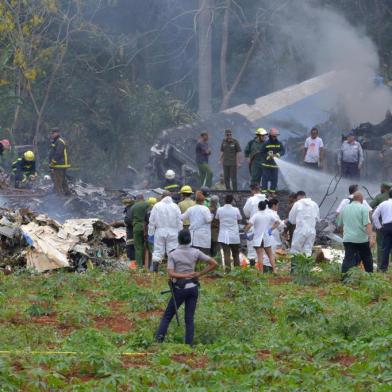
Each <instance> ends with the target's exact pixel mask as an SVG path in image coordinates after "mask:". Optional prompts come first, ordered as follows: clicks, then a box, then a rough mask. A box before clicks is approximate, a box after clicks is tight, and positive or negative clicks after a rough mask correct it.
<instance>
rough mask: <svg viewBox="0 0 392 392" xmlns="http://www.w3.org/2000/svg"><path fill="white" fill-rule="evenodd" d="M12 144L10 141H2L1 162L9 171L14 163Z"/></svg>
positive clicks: (0, 146) (0, 141)
mask: <svg viewBox="0 0 392 392" xmlns="http://www.w3.org/2000/svg"><path fill="white" fill-rule="evenodd" d="M12 155H13V154H12V151H11V143H10V141H9V140H8V139H3V140H0V162H1V167H2V168H3V169H4V170H9V169H10V166H11V163H12V162H13V158H14V157H13V156H12Z"/></svg>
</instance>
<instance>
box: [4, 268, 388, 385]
mask: <svg viewBox="0 0 392 392" xmlns="http://www.w3.org/2000/svg"><path fill="white" fill-rule="evenodd" d="M328 273H330V278H331V279H326V280H320V283H319V285H317V286H316V285H307V286H303V285H296V284H292V283H291V282H287V280H286V279H281V280H278V279H275V278H272V279H271V278H269V277H266V276H264V275H262V274H259V273H257V272H252V271H249V270H241V269H238V270H235V271H233V272H232V273H230V274H227V275H225V276H224V277H222V278H219V279H213V280H208V281H204V282H202V286H201V290H200V297H199V301H198V306H197V311H196V318H195V347H194V348H189V347H186V346H184V345H183V339H184V321H183V320H184V318H183V316H184V309H183V307H181V308H180V320H181V326H180V327H178V326H177V325H176V323H175V322H172V323H171V325H170V328H169V331H168V335H167V339H166V340H165V343H164V344H162V345H158V344H157V343H155V338H154V335H155V331H156V328H157V326H158V323H159V319H160V317H161V314H162V311H163V309H164V308H165V306H166V304H167V301H168V300H169V296H168V295H166V296H165V295H163V296H161V295H160V291H161V290H163V289H165V288H166V284H167V283H166V277H165V276H160V275H151V274H149V273H141V272H136V273H131V272H128V271H127V272H116V273H106V274H103V273H101V272H97V271H90V272H88V273H86V274H83V275H77V274H70V273H66V272H60V273H53V274H51V275H48V276H42V275H37V276H29V275H27V274H20V275H10V276H2V277H0V282H1V284H2V291H1V293H2V295H3V297H4V298H6V299H7V307H6V309H2V311H1V314H0V323H1V326H2V334H1V335H0V348H1V350H7V349H8V350H21V351H23V352H24V353H21V352H17V353H13V354H10V355H2V356H0V383H1V386H2V389H3V390H5V391H19V390H29V391H30V390H31V391H40V390H65V391H67V390H86V391H88V390H110V391H111V390H122V389H125V390H126V389H127V388H128V389H129V387H130V386H132V388H133V389H134V390H141V391H142V390H148V389H154V390H157V389H159V390H173V391H177V390H178V391H179V390H181V391H183V390H272V391H280V390H290V391H291V390H293V391H296V390H321V391H324V390H325V391H329V390H372V389H374V390H383V388H384V386H385V385H388V382H390V364H391V357H390V342H391V333H390V331H391V329H392V302H391V284H392V282H391V280H390V275H388V274H387V275H377V274H374V276H369V275H367V274H362V273H357V272H355V273H353V274H351V275H350V278H349V279H350V281H349V283H348V284H343V283H341V282H339V283H337V282H335V280H334V279H332V278H333V275H332V272H328ZM320 274H323V272H321V273H320ZM374 285H376V286H374ZM375 287H376V288H375ZM379 287H381V288H379ZM228 294H229V295H228ZM375 294H376V295H375ZM374 295H375V297H377V296H378V301H376V300H375V299H372V298H373V297H374ZM33 305H35V306H33ZM48 305H50V306H51V311H48V308H47V307H48ZM29 307H30V310H29V311H28V312H25V310H26V309H29ZM54 310H55V312H54ZM48 313H49V315H50V317H39V316H44V315H47V314H48ZM36 316H38V317H36ZM126 319H128V320H129V322H130V325H131V327H130V329H129V330H126V331H123V330H121V327H122V325H121V322H124V320H126ZM97 320H99V323H98V322H97ZM116 320H117V321H120V324H119V323H115V321H116ZM114 326H115V327H116V328H120V331H118V332H116V331H117V329H116V328H114ZM30 351H43V352H46V351H65V352H69V351H70V352H77V354H76V355H73V354H64V355H47V354H45V353H42V354H32V353H30ZM124 352H127V353H135V352H136V353H140V352H141V353H149V354H146V355H145V356H142V357H132V356H130V357H125V356H122V355H121V353H124ZM324 386H326V387H324Z"/></svg>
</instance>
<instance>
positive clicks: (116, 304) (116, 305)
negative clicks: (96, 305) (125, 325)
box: [106, 301, 126, 313]
mask: <svg viewBox="0 0 392 392" xmlns="http://www.w3.org/2000/svg"><path fill="white" fill-rule="evenodd" d="M125 305H126V302H125V301H109V302H107V303H106V306H107V307H108V308H109V309H110V310H112V311H113V312H116V313H118V312H121V311H122V310H123V307H124V306H125Z"/></svg>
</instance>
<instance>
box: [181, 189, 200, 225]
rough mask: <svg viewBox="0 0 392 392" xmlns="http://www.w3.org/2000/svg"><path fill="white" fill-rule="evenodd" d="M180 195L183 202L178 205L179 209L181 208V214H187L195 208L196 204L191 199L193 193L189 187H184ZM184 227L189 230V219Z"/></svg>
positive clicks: (185, 221)
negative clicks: (191, 208)
mask: <svg viewBox="0 0 392 392" xmlns="http://www.w3.org/2000/svg"><path fill="white" fill-rule="evenodd" d="M180 193H181V196H182V200H181V201H180V202H179V203H178V207H180V211H181V214H185V212H186V210H187V209H188V208H190V207H192V206H194V205H195V204H196V203H195V201H194V200H192V199H191V197H192V194H193V191H192V188H191V187H190V186H189V185H184V186H183V187H182V188H181V191H180ZM183 226H184V229H188V228H189V220H188V219H186V220H184V221H183Z"/></svg>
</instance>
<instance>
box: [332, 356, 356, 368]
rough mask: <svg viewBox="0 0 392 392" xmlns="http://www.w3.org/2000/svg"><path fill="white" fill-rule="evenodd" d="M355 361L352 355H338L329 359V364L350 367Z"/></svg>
mask: <svg viewBox="0 0 392 392" xmlns="http://www.w3.org/2000/svg"><path fill="white" fill-rule="evenodd" d="M356 361H357V358H356V357H355V356H354V355H344V354H338V355H336V356H335V357H333V358H332V359H331V362H333V363H338V364H339V365H340V366H344V367H350V366H351V365H352V364H353V363H355V362H356Z"/></svg>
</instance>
